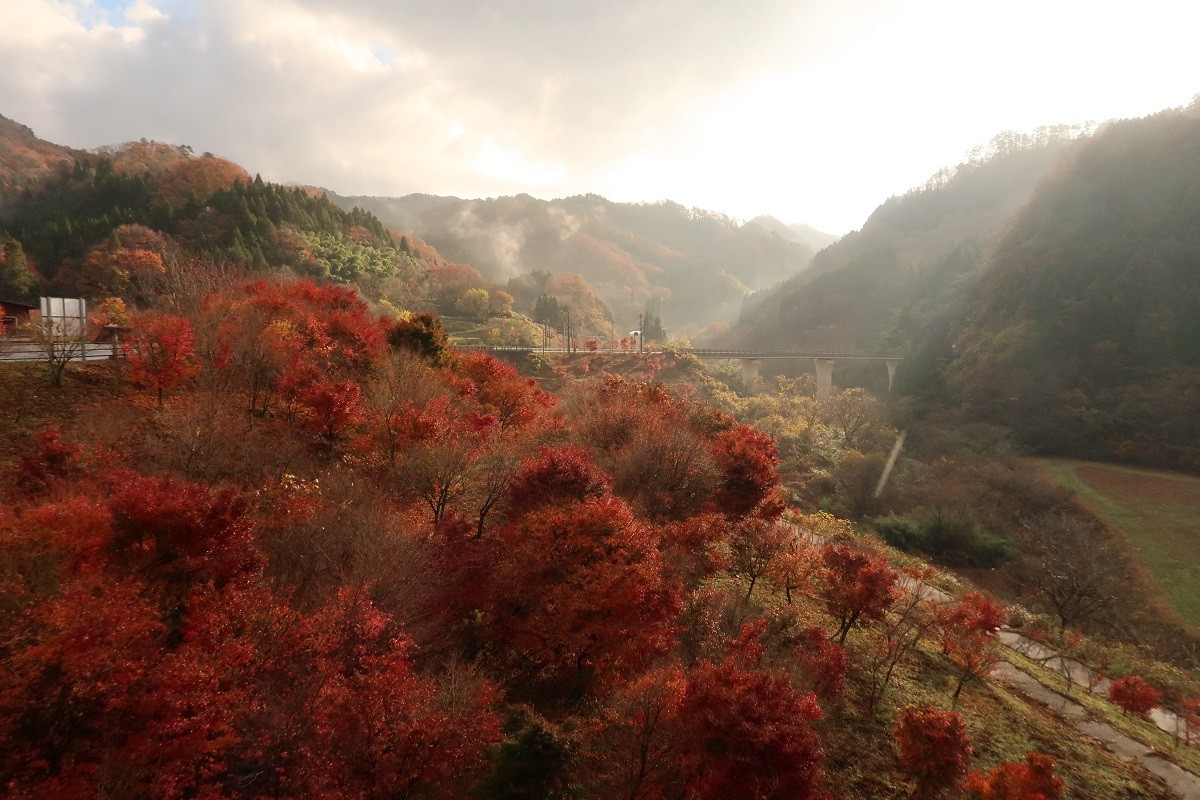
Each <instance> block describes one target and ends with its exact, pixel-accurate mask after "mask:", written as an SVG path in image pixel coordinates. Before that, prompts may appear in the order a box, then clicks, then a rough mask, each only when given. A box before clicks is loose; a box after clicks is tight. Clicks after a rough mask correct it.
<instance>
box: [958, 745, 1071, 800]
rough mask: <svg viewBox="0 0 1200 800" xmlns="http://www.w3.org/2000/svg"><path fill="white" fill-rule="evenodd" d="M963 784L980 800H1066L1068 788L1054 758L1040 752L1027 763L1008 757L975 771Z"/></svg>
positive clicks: (1028, 759)
mask: <svg viewBox="0 0 1200 800" xmlns="http://www.w3.org/2000/svg"><path fill="white" fill-rule="evenodd" d="M963 785H964V788H966V790H967V791H968V792H970V793H971V794H972V795H973V796H975V797H978V798H980V800H1062V797H1063V788H1064V787H1063V780H1062V778H1060V777H1058V775H1056V774H1055V773H1054V759H1053V758H1051V757H1050V756H1048V755H1046V754H1044V753H1037V752H1034V753H1029V754H1028V755H1026V756H1025V761H1024V763H1021V762H1019V761H1017V762H1014V761H1005V762H1002V763H1000V764H998V765H997V766H995V767H993V768H992V770H991V771H990V772H972V773H971V774H970V775H968V776H967V780H966V782H965V783H964V784H963Z"/></svg>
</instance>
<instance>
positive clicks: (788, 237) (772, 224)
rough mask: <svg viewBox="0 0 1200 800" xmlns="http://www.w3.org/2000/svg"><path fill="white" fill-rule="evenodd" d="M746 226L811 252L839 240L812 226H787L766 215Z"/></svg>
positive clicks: (798, 223) (758, 217)
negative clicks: (772, 234)
mask: <svg viewBox="0 0 1200 800" xmlns="http://www.w3.org/2000/svg"><path fill="white" fill-rule="evenodd" d="M746 224H747V225H754V226H756V227H759V228H762V229H763V230H767V231H771V232H772V233H777V234H779V236H780V238H782V239H784V240H785V241H789V242H796V243H797V244H802V245H805V246H806V247H810V248H812V250H813V252H816V251H818V250H823V249H825V248H826V247H828V246H829V245H831V244H833V243H834V242H836V241H837V240H838V239H840V238H841V237H840V236H834V235H833V234H832V233H824V232H822V231H819V230H817V229H816V228H814V227H813V226H811V225H805V224H804V223H802V222H797V223H794V224H792V225H787V224H785V223H783V222H780V221H779V220H778V219H776V218H775V217H772V216H769V215H767V214H761V215H759V216H757V217H755V218H754V219H752V220H750V221H749V222H747V223H746Z"/></svg>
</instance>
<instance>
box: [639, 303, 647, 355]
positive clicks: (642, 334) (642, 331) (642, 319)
mask: <svg viewBox="0 0 1200 800" xmlns="http://www.w3.org/2000/svg"><path fill="white" fill-rule="evenodd" d="M644 341H646V315H645V313H642V314H638V355H639V356H640V355H641V354H642V353H643V350H642V342H644Z"/></svg>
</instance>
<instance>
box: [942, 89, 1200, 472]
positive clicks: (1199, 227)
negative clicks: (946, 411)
mask: <svg viewBox="0 0 1200 800" xmlns="http://www.w3.org/2000/svg"><path fill="white" fill-rule="evenodd" d="M1198 110H1200V107H1198V106H1196V105H1193V106H1192V108H1191V109H1190V110H1185V111H1182V112H1181V111H1170V112H1164V113H1162V114H1158V115H1155V116H1152V117H1147V118H1145V119H1140V120H1126V121H1122V122H1115V123H1112V124H1110V125H1108V126H1106V127H1105V128H1104V129H1103V130H1101V131H1099V132H1098V133H1097V134H1096V135H1095V136H1094V137H1092V138H1091V139H1089V140H1088V141H1087V142H1086V143H1084V144H1083V146H1081V147H1080V148H1079V149H1078V150H1077V151H1076V153H1075V154H1074V157H1073V158H1072V159H1071V160H1070V161H1069V162H1067V163H1065V164H1064V165H1063V167H1062V168H1061V169H1060V170H1058V171H1057V172H1056V173H1055V174H1054V175H1053V176H1051V177H1050V178H1048V179H1047V180H1046V181H1045V182H1044V184H1043V185H1042V186H1041V187H1039V189H1038V191H1037V193H1036V194H1035V195H1034V197H1033V198H1032V200H1031V201H1030V203H1029V204H1028V205H1027V206H1026V207H1025V208H1024V209H1022V211H1021V213H1020V214H1018V215H1017V216H1016V218H1015V219H1014V221H1013V223H1012V226H1011V228H1010V230H1009V231H1008V232H1007V233H1006V235H1005V236H1004V238H1003V239H1002V240H1001V242H1000V244H999V245H998V246H997V249H996V251H995V253H994V254H993V255H992V257H991V258H990V259H989V260H988V262H987V264H986V265H985V268H984V270H983V271H982V273H981V275H980V278H979V280H978V281H977V283H976V284H975V285H974V286H973V287H972V288H971V290H970V291H969V293H968V294H967V296H966V299H965V301H964V304H963V306H962V308H961V309H960V313H959V320H960V322H959V323H958V324H956V325H955V326H954V330H953V333H951V334H950V336H949V337H948V339H947V340H945V341H946V343H948V344H952V346H953V349H954V354H955V359H954V361H953V362H952V363H951V364H950V365H949V366H948V367H947V369H946V376H947V388H948V390H949V393H950V396H952V397H954V398H956V399H958V400H960V401H962V402H965V403H968V404H969V405H970V408H971V411H972V413H973V414H976V415H978V416H981V417H983V416H986V417H987V418H989V419H992V420H995V421H999V422H1001V423H1003V424H1007V425H1009V426H1011V427H1012V428H1013V430H1014V431H1015V432H1016V433H1017V435H1018V437H1019V438H1020V440H1021V441H1022V442H1024V443H1025V444H1026V445H1027V446H1028V447H1030V448H1031V449H1032V450H1034V451H1035V452H1041V453H1055V454H1064V455H1073V456H1077V457H1082V458H1116V459H1122V460H1127V461H1133V462H1137V463H1143V464H1151V465H1159V466H1166V467H1174V468H1187V469H1193V470H1195V469H1200V351H1198V350H1197V348H1196V346H1195V343H1196V342H1197V341H1200V267H1198V265H1200V114H1197V111H1198Z"/></svg>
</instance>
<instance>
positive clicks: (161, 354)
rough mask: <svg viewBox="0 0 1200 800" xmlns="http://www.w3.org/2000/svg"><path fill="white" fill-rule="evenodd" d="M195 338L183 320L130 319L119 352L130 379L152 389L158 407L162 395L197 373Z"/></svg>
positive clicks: (164, 317) (148, 316)
mask: <svg viewBox="0 0 1200 800" xmlns="http://www.w3.org/2000/svg"><path fill="white" fill-rule="evenodd" d="M195 340H196V335H195V333H194V332H193V331H192V325H191V323H190V322H188V321H187V320H186V319H184V318H183V317H175V316H170V315H158V314H142V315H140V316H138V317H136V318H134V320H133V330H131V331H130V332H129V333H128V334H127V335H126V336H125V337H124V338H123V339H122V340H121V349H122V352H124V354H125V359H126V361H127V362H128V363H129V367H130V372H131V377H132V378H133V380H134V381H136V382H138V383H146V384H149V385H150V387H151V388H152V389H154V391H155V393H156V396H157V399H158V404H159V405H160V406H161V405H162V402H163V392H165V391H166V390H168V389H174V388H176V387H178V386H179V385H180V384H181V383H183V382H184V381H186V380H188V379H190V378H192V377H194V376H195V375H196V374H197V373H198V372H199V371H200V362H199V360H198V359H197V358H196V351H195V348H194V347H193V344H194V342H195Z"/></svg>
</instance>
